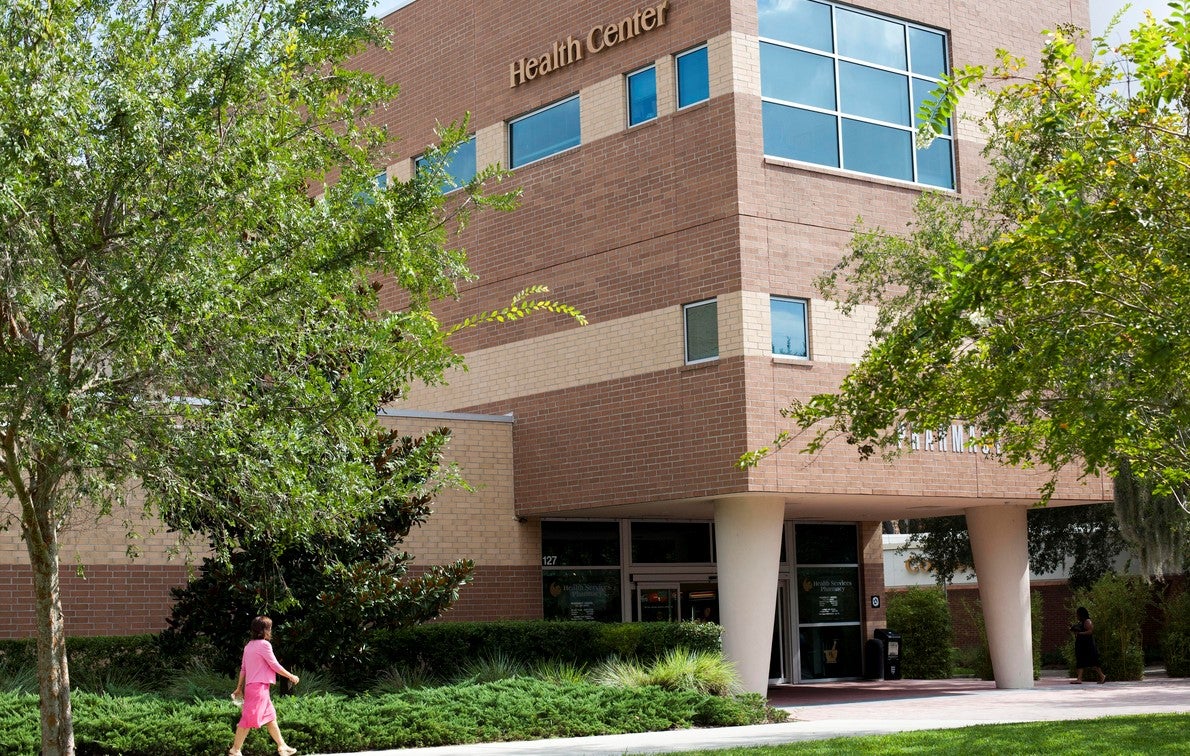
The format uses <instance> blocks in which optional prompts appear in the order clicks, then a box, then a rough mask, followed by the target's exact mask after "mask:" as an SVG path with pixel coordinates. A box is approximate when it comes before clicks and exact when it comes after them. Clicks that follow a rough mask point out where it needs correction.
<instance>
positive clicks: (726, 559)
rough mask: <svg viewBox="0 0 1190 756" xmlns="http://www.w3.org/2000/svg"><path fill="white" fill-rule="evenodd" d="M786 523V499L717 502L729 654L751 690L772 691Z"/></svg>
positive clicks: (725, 640) (723, 621) (718, 555)
mask: <svg viewBox="0 0 1190 756" xmlns="http://www.w3.org/2000/svg"><path fill="white" fill-rule="evenodd" d="M784 522H785V500H784V499H783V498H781V497H773V496H764V497H742V498H739V499H721V500H719V501H716V502H715V548H716V552H717V553H716V558H717V560H718V575H719V621H720V623H721V624H722V625H723V653H724V655H725V656H726V657H727V659H728V660H729V661H731V662H732V663H734V664H735V666H736V670H737V671H738V672H739V673H740V678H741V680H742V681H743V684H744V689H745V690H746V691H747V692H749V693H759V694H761V695H764V694H765V693H766V692H767V691H768V681H769V658H770V654H771V651H772V643H773V615H774V613H775V612H776V607H777V573H778V568H779V567H780V562H781V529H782V525H783V524H784Z"/></svg>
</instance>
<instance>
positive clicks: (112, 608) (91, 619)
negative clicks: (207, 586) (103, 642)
mask: <svg viewBox="0 0 1190 756" xmlns="http://www.w3.org/2000/svg"><path fill="white" fill-rule="evenodd" d="M59 579H60V580H61V584H62V608H63V613H64V614H65V617H66V633H67V635H73V636H95V635H136V634H138V633H154V632H158V631H160V630H162V629H164V628H165V620H166V617H168V616H169V611H170V607H171V606H172V603H173V602H172V601H171V600H170V596H169V590H170V588H173V587H175V586H179V585H182V584H184V583H185V582H186V567H185V566H184V565H176V566H175V565H122V566H109V565H93V566H89V567H87V568H86V572H85V578H80V577H79V576H78V575H77V573H76V572H75V570H74V568H63V569H62V571H61V575H60V578H59ZM36 633H37V617H36V604H35V600H34V593H33V579H32V576H31V575H30V570H29V568H28V567H26V566H23V565H0V638H28V637H30V636H33V635H35V634H36Z"/></svg>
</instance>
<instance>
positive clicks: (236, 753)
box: [227, 751, 244, 756]
mask: <svg viewBox="0 0 1190 756" xmlns="http://www.w3.org/2000/svg"><path fill="white" fill-rule="evenodd" d="M227 756H244V754H243V753H242V752H240V751H228V752H227Z"/></svg>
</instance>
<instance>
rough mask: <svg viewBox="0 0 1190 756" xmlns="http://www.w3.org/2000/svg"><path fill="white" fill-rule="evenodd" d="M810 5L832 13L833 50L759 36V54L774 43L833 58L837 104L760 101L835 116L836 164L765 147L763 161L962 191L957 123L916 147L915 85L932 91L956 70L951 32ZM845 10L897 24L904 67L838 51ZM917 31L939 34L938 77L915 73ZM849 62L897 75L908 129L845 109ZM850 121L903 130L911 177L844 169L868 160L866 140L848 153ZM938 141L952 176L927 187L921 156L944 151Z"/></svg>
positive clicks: (827, 0) (826, 2)
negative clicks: (846, 131) (901, 81)
mask: <svg viewBox="0 0 1190 756" xmlns="http://www.w3.org/2000/svg"><path fill="white" fill-rule="evenodd" d="M810 1H811V2H813V3H815V4H817V5H822V6H826V7H828V8H829V9H830V13H829V22H830V39H831V48H832V49H830V50H823V49H819V48H816V47H812V46H808V45H807V44H800V43H797V42H790V41H786V40H783V39H780V38H775V37H767V36H763V35H761V36H760V37H759V42H760V46H761V51H762V53H761V55H762V56H763V51H764V50H765V49H766V47H765V46H766V45H770V46H773V47H777V48H782V49H786V50H792V51H797V52H800V53H803V54H808V55H815V56H819V57H823V58H827V59H830V60H831V61H832V67H833V69H834V101H835V102H834V107H833V108H826V107H821V106H817V105H811V104H807V103H802V102H793V101H788V100H783V99H779V98H777V97H775V96H773V95H771V94H770V95H764V94H762V95H761V100H762V102H763V103H764V104H765V105H766V106H769V107H773V106H776V107H780V108H787V109H791V110H794V111H797V112H802V113H810V114H814V113H817V114H821V115H824V116H829V117H831V118H833V119H834V126H835V135H834V136H835V154H834V156H833V157H834V159H835V162H834V163H830V162H822V161H815V160H812V159H808V158H807V157H791V156H787V155H780V154H775V153H772V152H769V150H768V149H767V148H766V149H764V155H765V157H767V158H771V159H774V160H785V161H791V162H795V163H804V164H807V165H812V166H819V167H823V168H827V169H830V170H838V171H843V172H846V173H849V174H853V175H857V176H867V177H876V178H879V179H883V180H886V181H896V182H898V183H903V184H911V185H913V186H915V187H924V188H929V189H935V190H941V191H957V189H958V167H957V165H956V154H955V153H956V142H955V134H954V127H953V124H951V123H949V122H948V124H947V128H946V129H945V130H944V132H943V133H942V134H940V135H938V136H937V138H936V139H935V141H934V142H933V143H932V144H931V146H930V147H929V148H926V149H919V148H918V147H917V143H916V139H915V135H916V130H917V121H918V119H917V108H916V102H917V96H916V92H917V89H916V88H915V83H917V84H921V83H926V84H929V85H931V88H933V86H936V85H937V84H938V83H940V81H941V78H940V77H941V76H944V75H946V74H948V73H949V72H950V71H951V70H952V68H953V66H952V64H951V63H952V62H951V52H952V45H951V34H950V33H949V32H948V31H945V30H942V29H938V28H934V27H930V26H926V25H924V24H919V23H914V22H912V21H907V20H905V19H900V18H896V17H894V16H889V15H885V14H881V13H876V12H874V11H870V10H866V9H862V8H855V7H851V6H847V5H843V4H840V3H837V2H833V0H810ZM759 3H760V0H757V7H758V9H759ZM841 11H846V12H848V13H853V14H858V15H861V16H868V17H871V18H873V19H876V20H878V21H882V22H885V23H889V24H895V25H896V26H898V27H900V30H901V38H902V41H903V44H904V53H905V62H904V67H903V68H897V67H890V66H889V65H887V64H884V63H879V62H877V61H876V60H874V59H867V58H857V57H853V56H850V55H846V54H844V53H843V52H840V49H839V48H840V47H841V46H842V44H841V41H840V31H839V21H838V13H839V12H841ZM914 30H917V31H919V32H927V33H929V34H932V35H936V36H937V37H940V38H941V42H942V51H941V52H942V58H943V61H942V62H943V64H944V66H945V69H944V70H943V71H941V72H939V74H938V75H936V76H930V75H927V74H922V73H919V72H917V71H915V70H914V61H913V53H914V48H913V44H912V38H913V37H914V34H913V33H912V32H913V31H914ZM869 57H873V56H869ZM846 64H850V65H852V66H859V67H863V68H866V69H871V70H873V71H878V72H884V73H889V74H895V75H899V76H902V77H904V80H905V85H906V86H905V92H904V93H903V94H904V95H905V102H906V103H907V105H908V108H909V123H908V125H906V124H901V123H896V122H894V121H885V120H881V119H879V118H875V117H869V116H863V115H859V114H858V113H857V112H852V111H849V110H845V109H844V99H846V98H845V93H844V90H843V86H842V85H843V78H844V77H843V74H842V69H843V67H844V65H846ZM761 86H762V89H763V88H765V87H764V73H763V70H762V71H761ZM848 121H850V122H852V123H858V124H868V125H870V126H873V127H880V128H883V129H888V130H890V131H897V132H901V134H903V135H904V137H907V138H908V149H909V177H908V178H904V177H902V176H897V175H892V174H889V173H872V172H868V171H865V170H861V169H857V168H848V167H846V166H847V164H848V162H851V163H852V164H854V163H856V162H857V161H861V160H862V159H863V158H864V157H865V156H864V154H863V152H862V151H861V150H859V149H857V147H856V146H857V145H859V144H861V143H862V142H856V141H855V140H852V146H851V147H850V149H849V148H848V144H847V143H845V141H844V139H843V132H844V128H845V127H844V124H845V123H846V122H848ZM898 141H900V140H898ZM939 141H942V142H943V144H944V145H945V146H946V148H947V151H948V156H949V174H950V175H949V184H937V183H928V182H925V181H923V180H922V176H923V173H924V172H926V166H923V165H922V163H921V161H920V160H919V158H920V157H922V153H924V152H926V150H927V149H929V150H933V149H937V148H938V147H940V146H941V145H939V144H938V142H939ZM848 156H850V158H851V159H850V161H849V160H848ZM930 167H933V166H930Z"/></svg>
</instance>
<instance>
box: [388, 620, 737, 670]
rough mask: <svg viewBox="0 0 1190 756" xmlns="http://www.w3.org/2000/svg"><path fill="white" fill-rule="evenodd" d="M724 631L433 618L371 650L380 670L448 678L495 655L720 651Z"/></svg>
mask: <svg viewBox="0 0 1190 756" xmlns="http://www.w3.org/2000/svg"><path fill="white" fill-rule="evenodd" d="M722 632H723V629H722V628H721V627H720V626H719V625H716V624H714V623H710V622H631V623H604V622H563V621H551V620H529V621H506V622H431V623H428V624H424V625H416V626H414V627H408V628H402V629H399V630H389V631H384V632H382V633H380V634H379V635H378V637H377V639H376V644H375V646H374V647H373V649H372V652H373V664H374V666H375V667H376V668H387V667H400V666H410V665H422V666H424V667H426V668H428V669H429V670H431V671H433V672H434V673H435V674H438V675H441V676H445V677H449V676H451V675H453V674H454V673H456V672H458V671H459V670H460V669H461V668H463V667H464V666H466V665H467V663H468V662H470V661H472V660H475V659H480V658H484V657H491V656H497V655H498V656H504V657H508V658H511V659H515V660H517V661H520V662H523V663H525V664H534V663H537V662H540V661H544V660H553V661H565V662H571V663H574V664H580V665H593V664H597V663H599V662H601V661H603V660H605V659H607V658H608V657H611V656H616V657H620V658H633V659H639V660H641V661H644V662H651V661H653V660H655V659H657V658H659V657H661V656H662V655H664V654H665V653H666V652H667V651H669V650H671V649H675V648H684V649H687V650H689V651H693V652H701V651H706V652H712V651H721V650H722V648H723V643H722Z"/></svg>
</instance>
